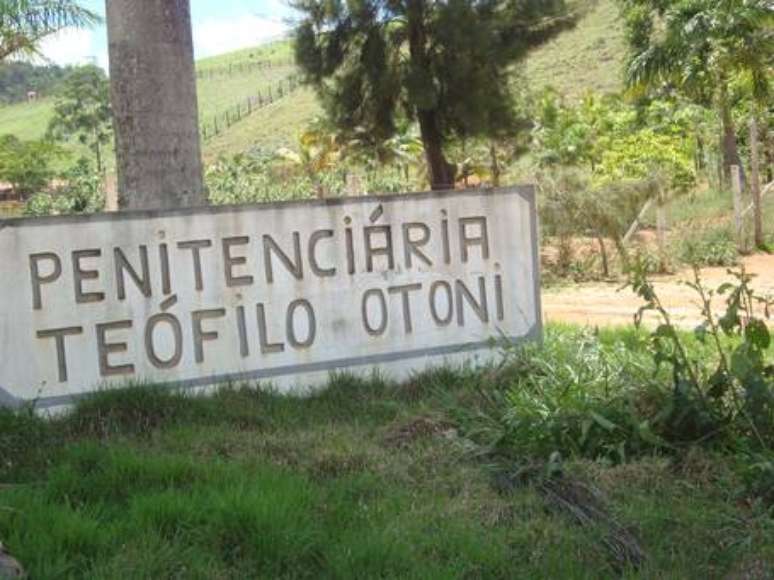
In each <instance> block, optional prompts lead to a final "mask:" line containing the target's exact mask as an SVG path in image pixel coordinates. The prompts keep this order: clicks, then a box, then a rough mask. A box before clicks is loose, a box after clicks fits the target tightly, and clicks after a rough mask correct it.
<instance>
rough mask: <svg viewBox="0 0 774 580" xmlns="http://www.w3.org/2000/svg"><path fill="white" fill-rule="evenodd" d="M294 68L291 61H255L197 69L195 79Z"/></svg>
mask: <svg viewBox="0 0 774 580" xmlns="http://www.w3.org/2000/svg"><path fill="white" fill-rule="evenodd" d="M291 66H294V63H293V60H291V59H287V60H275V61H272V60H256V61H250V62H237V63H231V64H228V65H222V66H216V67H207V68H203V69H197V71H196V78H198V79H214V78H217V77H227V76H234V75H244V74H246V73H251V72H254V71H263V70H271V69H275V68H288V67H291Z"/></svg>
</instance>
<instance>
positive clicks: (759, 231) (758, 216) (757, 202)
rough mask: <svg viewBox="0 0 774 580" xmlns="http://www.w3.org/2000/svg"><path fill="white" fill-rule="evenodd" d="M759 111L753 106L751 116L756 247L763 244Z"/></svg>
mask: <svg viewBox="0 0 774 580" xmlns="http://www.w3.org/2000/svg"><path fill="white" fill-rule="evenodd" d="M757 112H758V111H757V107H755V106H753V112H752V115H751V116H750V192H751V193H752V198H753V199H752V201H753V222H754V229H755V234H754V236H753V238H754V244H755V246H756V247H761V246H763V211H762V208H761V175H760V167H759V152H758V119H757V117H756V114H757Z"/></svg>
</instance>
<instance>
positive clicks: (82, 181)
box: [24, 159, 105, 216]
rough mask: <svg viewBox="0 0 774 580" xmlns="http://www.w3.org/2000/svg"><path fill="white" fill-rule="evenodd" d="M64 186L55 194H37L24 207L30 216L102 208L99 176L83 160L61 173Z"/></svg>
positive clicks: (103, 193) (101, 186)
mask: <svg viewBox="0 0 774 580" xmlns="http://www.w3.org/2000/svg"><path fill="white" fill-rule="evenodd" d="M62 179H63V180H64V182H65V185H64V186H62V187H60V188H59V189H58V190H57V191H55V192H54V193H36V194H35V195H33V196H32V197H31V198H30V199H29V200H27V204H26V205H25V207H24V213H25V214H26V215H29V216H44V215H68V214H77V213H95V212H98V211H102V210H103V209H104V208H105V188H104V182H103V180H102V176H101V175H100V173H99V172H97V171H94V170H93V169H92V168H91V166H90V165H89V164H88V162H86V161H85V160H84V159H81V160H80V161H79V162H78V164H77V165H75V167H73V168H71V169H70V170H68V171H66V172H65V173H64V174H63V175H62Z"/></svg>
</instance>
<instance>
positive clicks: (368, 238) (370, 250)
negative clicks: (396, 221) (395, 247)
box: [363, 226, 395, 272]
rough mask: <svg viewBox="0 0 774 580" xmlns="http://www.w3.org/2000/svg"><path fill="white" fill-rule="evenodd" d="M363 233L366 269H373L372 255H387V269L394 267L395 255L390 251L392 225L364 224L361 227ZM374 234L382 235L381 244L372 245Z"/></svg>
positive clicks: (369, 270) (368, 270)
mask: <svg viewBox="0 0 774 580" xmlns="http://www.w3.org/2000/svg"><path fill="white" fill-rule="evenodd" d="M363 231H364V233H365V254H366V271H367V272H373V271H374V256H387V269H388V270H392V269H394V268H395V256H394V255H393V252H392V226H366V227H365V228H363ZM374 234H381V235H383V236H384V245H383V246H374V241H373V239H372V238H373V236H374Z"/></svg>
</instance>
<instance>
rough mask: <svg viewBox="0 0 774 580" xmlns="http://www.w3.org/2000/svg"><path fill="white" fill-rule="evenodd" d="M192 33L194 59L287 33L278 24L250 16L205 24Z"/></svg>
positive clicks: (236, 48)
mask: <svg viewBox="0 0 774 580" xmlns="http://www.w3.org/2000/svg"><path fill="white" fill-rule="evenodd" d="M193 29H194V30H193V37H194V52H195V53H196V58H204V57H207V56H214V55H218V54H223V53H224V52H231V51H233V50H239V49H240V48H248V47H251V46H255V45H257V44H260V43H262V42H266V41H267V40H272V39H274V38H277V37H279V36H281V35H282V34H284V33H285V32H287V26H286V25H285V24H284V23H283V22H282V21H281V20H278V19H273V18H265V17H261V16H253V15H248V16H242V17H235V18H229V19H210V20H204V21H203V22H200V23H195V24H194V27H193Z"/></svg>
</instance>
